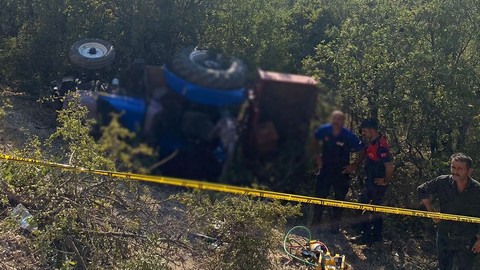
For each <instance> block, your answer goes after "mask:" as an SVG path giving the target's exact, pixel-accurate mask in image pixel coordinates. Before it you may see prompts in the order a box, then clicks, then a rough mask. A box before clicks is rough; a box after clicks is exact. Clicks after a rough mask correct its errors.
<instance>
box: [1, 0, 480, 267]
mask: <svg viewBox="0 0 480 270" xmlns="http://www.w3.org/2000/svg"><path fill="white" fill-rule="evenodd" d="M479 30H480V10H479V5H478V3H477V1H473V0H466V1H449V0H432V1H423V0H405V1H393V0H392V1H379V0H344V1H328V0H317V1H313V0H312V1H310V0H297V1H292V0H268V1H267V0H245V1H231V0H129V1H126V0H109V1H104V0H82V1H79V0H29V1H26V0H0V89H1V90H2V95H0V105H1V106H2V107H4V108H6V110H7V111H8V110H9V109H8V106H9V102H8V98H7V97H6V93H7V92H8V93H9V94H12V92H13V94H19V93H22V95H23V96H25V97H24V98H27V99H37V98H40V97H44V96H47V95H48V87H49V86H50V82H51V81H52V80H55V79H59V78H60V77H61V76H63V75H65V74H69V73H72V72H73V73H76V72H78V71H77V69H76V68H75V67H74V66H72V65H71V63H70V62H69V59H68V55H67V53H68V49H69V47H70V45H71V44H73V43H74V42H75V41H77V40H79V39H82V38H87V37H95V38H102V39H105V40H108V41H110V42H112V44H114V45H115V48H116V50H117V58H116V60H115V63H114V65H113V67H112V68H111V69H109V70H107V71H105V72H102V74H100V76H101V77H103V78H104V79H110V78H111V77H112V76H117V75H118V74H120V75H122V74H123V73H124V72H125V69H126V67H127V66H128V65H129V63H131V62H132V61H133V60H134V59H136V58H143V59H145V61H146V62H147V63H148V64H155V65H161V64H164V63H169V62H170V60H171V57H172V55H174V53H175V52H176V51H177V50H178V49H180V48H182V47H185V46H188V45H196V46H199V47H203V48H213V49H216V50H219V51H222V52H224V53H227V54H231V55H236V56H238V57H240V58H242V59H244V60H245V61H246V63H247V64H248V65H249V67H250V70H251V78H253V77H254V75H255V70H256V68H258V67H260V68H263V69H271V70H275V71H281V72H292V73H304V74H308V75H312V76H314V77H316V78H317V79H318V80H319V81H320V87H321V88H322V90H323V92H322V95H321V99H322V104H323V105H325V106H322V107H320V108H319V110H318V111H319V117H318V119H317V120H323V119H325V116H326V115H327V113H328V112H329V110H331V109H332V108H339V109H342V110H344V111H345V112H347V113H348V114H349V116H350V117H351V119H350V120H351V121H350V123H349V125H350V127H351V128H352V129H354V130H356V128H357V127H358V123H359V121H360V120H361V119H363V118H365V117H377V118H378V119H379V120H380V123H381V129H382V131H383V132H384V133H385V134H386V136H387V137H388V139H389V141H390V144H391V147H392V152H393V154H394V157H395V161H394V162H395V166H396V172H395V177H394V180H393V184H392V188H391V190H390V192H389V194H388V196H387V197H388V198H387V199H386V203H387V204H388V205H392V206H399V207H409V208H417V207H418V205H419V200H418V199H417V198H416V194H415V189H416V187H417V186H418V184H419V183H421V182H424V181H426V180H429V179H431V178H432V177H434V176H436V175H438V174H443V173H446V172H447V169H448V167H447V166H448V157H449V156H450V155H451V154H452V153H453V152H458V151H461V152H465V153H467V154H469V155H470V156H472V158H474V161H475V164H476V165H475V166H477V164H478V163H479V162H480V153H479V151H477V145H478V144H479V143H480V136H479V134H480V126H479V118H478V116H479V114H480V97H479V96H480V81H479V78H480V55H479V54H478V50H479V48H480V31H479ZM7 89H8V91H7ZM15 99H17V97H15ZM71 106H72V107H71V108H70V109H68V110H66V111H63V112H61V113H60V114H59V117H58V121H57V123H56V126H57V128H52V130H51V132H50V133H51V136H50V133H48V135H45V134H44V133H45V132H44V131H42V128H39V129H38V130H37V131H33V132H31V130H30V131H29V132H26V131H22V132H23V133H24V134H23V133H19V134H21V135H18V136H17V137H16V140H17V141H15V142H13V143H12V142H9V145H8V147H7V146H6V145H2V150H3V151H8V152H9V153H14V154H18V155H22V156H26V157H33V158H40V159H48V160H52V161H59V162H66V163H70V164H75V165H79V166H85V167H90V168H98V169H117V170H124V171H128V170H135V171H141V170H142V169H143V166H142V164H141V163H140V162H138V159H137V157H139V156H142V157H143V158H147V159H148V158H149V157H150V156H151V155H152V154H153V153H152V152H151V149H149V148H148V147H147V146H145V145H135V146H131V145H129V144H127V143H125V142H126V141H131V140H133V137H134V134H131V133H129V132H128V131H126V130H125V129H123V128H121V127H120V126H119V125H118V123H117V122H115V121H114V122H112V123H111V125H110V126H108V127H106V128H105V129H104V130H103V136H102V137H101V138H100V139H99V140H94V139H93V138H92V137H91V136H90V135H89V134H88V131H89V129H90V126H89V122H88V121H87V120H86V119H85V113H86V112H85V109H84V108H81V107H74V106H77V105H75V103H72V105H71ZM42 108H43V107H40V106H39V108H38V112H36V113H33V114H30V115H31V116H32V118H37V117H38V118H42V117H43V118H45V117H47V118H48V117H49V119H50V122H49V123H48V124H47V125H52V123H51V122H53V121H54V120H53V119H54V118H55V115H54V114H51V115H49V116H45V115H42V114H41V113H40V111H42V110H43V109H42ZM19 109H23V108H19ZM3 112H4V110H2V113H1V114H0V117H2V119H3V120H2V121H9V119H18V118H15V116H14V115H13V116H12V117H10V116H11V115H10V116H9V115H8V114H5V113H3ZM36 121H37V120H36ZM12 125H14V123H9V124H8V125H5V123H4V124H3V125H2V129H3V132H2V134H4V135H2V136H3V137H2V141H4V142H6V141H8V140H10V139H15V138H12V135H11V134H9V131H10V130H11V126H12ZM34 129H35V128H34ZM6 131H7V132H6ZM36 133H41V135H39V136H40V139H38V138H36V137H35V136H34V135H35V134H36ZM37 135H38V134H37ZM5 138H7V139H5ZM20 139H21V142H19V140H20ZM312 169H313V168H312ZM475 176H477V178H478V173H475V175H474V177H475ZM299 177H304V175H301V176H299ZM0 178H1V181H3V182H1V183H2V186H1V189H0V228H1V230H0V234H2V235H5V236H6V238H5V241H4V242H5V243H12V244H11V246H16V248H14V249H15V250H17V251H19V253H18V254H23V255H22V256H20V255H18V256H17V255H15V254H13V255H12V254H11V253H8V252H7V251H5V250H8V248H6V247H5V246H2V244H0V254H4V251H5V254H7V255H8V256H7V255H5V256H4V258H5V259H4V260H3V261H2V262H0V268H10V269H15V268H27V269H32V268H33V269H37V268H45V269H46V268H61V269H71V268H79V269H82V268H89V269H104V268H119V269H162V267H163V268H165V269H168V268H175V267H179V268H180V269H181V268H183V267H187V266H188V265H186V264H187V263H191V261H189V260H187V259H186V258H185V257H187V256H186V255H185V254H192V253H196V254H197V255H198V257H197V258H203V259H202V261H201V263H202V264H199V265H201V267H200V266H199V267H200V268H201V269H268V268H273V267H277V268H278V267H279V266H278V264H277V263H278V261H275V260H274V259H271V257H270V259H267V258H268V257H269V256H265V254H273V253H275V252H274V251H275V250H276V248H277V246H271V245H267V243H269V241H272V239H276V240H275V241H280V239H279V237H278V236H275V231H274V230H273V229H275V228H277V229H280V230H281V231H283V230H284V227H283V225H284V224H285V223H286V222H287V221H290V222H291V223H302V222H304V220H299V219H295V218H298V216H299V214H300V212H301V211H300V206H291V205H282V204H280V203H279V202H263V201H258V200H251V199H246V198H242V197H228V196H222V195H218V194H208V193H207V194H204V193H201V194H197V193H193V194H191V193H184V190H177V189H169V188H166V189H159V188H158V187H155V186H150V185H141V184H138V183H129V182H118V181H116V180H114V179H109V178H105V177H94V176H87V175H82V174H75V173H67V172H63V171H58V170H53V169H49V168H38V167H33V166H25V165H16V164H9V163H8V164H7V163H1V164H0ZM359 179H361V172H360V175H359V176H358V177H357V179H356V180H355V183H354V185H353V193H352V194H351V196H350V197H349V198H351V199H355V196H356V194H357V193H358V191H359V189H360V187H361V185H362V183H361V181H360V180H359ZM292 181H295V179H292ZM312 181H313V180H312ZM307 189H308V187H307ZM307 192H309V191H308V190H307V191H305V193H307ZM173 194H176V195H177V197H173V198H172V197H171V196H170V195H173ZM19 202H21V203H22V204H24V205H25V206H27V208H29V209H30V210H31V212H32V214H34V216H35V217H36V219H37V220H38V224H39V230H38V231H37V232H35V233H34V235H33V236H32V235H29V234H26V233H25V234H22V233H19V232H18V225H17V224H16V223H15V221H14V220H12V219H11V218H10V216H9V214H8V213H9V210H10V208H11V206H12V205H16V204H17V203H19ZM247 209H251V210H250V211H248V210H247ZM303 210H304V211H303V212H304V213H305V212H306V210H305V209H303ZM289 218H292V219H289ZM216 222H220V223H216ZM385 227H386V228H385V230H386V232H385V234H386V237H387V238H389V239H391V240H393V241H397V242H396V244H398V246H400V247H402V246H403V248H404V249H408V248H411V246H412V245H410V244H411V242H409V241H410V240H408V239H416V240H418V241H420V242H422V243H426V244H425V245H421V248H420V247H419V248H416V249H415V250H414V252H416V253H420V254H422V255H424V257H426V258H428V257H431V255H432V249H433V242H432V241H433V238H434V235H433V225H432V222H431V221H430V220H424V219H414V218H405V217H393V216H391V217H389V218H388V219H387V223H386V226H385ZM250 228H256V229H255V230H251V229H250ZM200 229H203V230H204V231H200ZM192 233H193V234H195V233H200V234H212V235H216V236H222V238H221V239H223V242H221V243H220V244H219V245H220V246H219V247H215V248H213V247H212V245H211V244H206V243H205V241H200V242H201V244H199V245H200V246H201V248H197V247H196V246H195V245H192V244H191V243H192V241H193V240H192V239H189V238H188V237H189V235H190V236H191V235H192ZM399 235H401V237H400V238H401V239H399ZM190 238H191V237H190ZM193 238H195V237H193ZM195 239H196V238H195ZM251 239H256V241H253V242H250V240H251ZM207 242H208V241H207ZM412 252H413V251H412ZM260 253H263V255H262V256H259V254H260ZM2 256H3V255H2ZM8 258H10V259H8ZM1 259H2V258H1V257H0V260H1ZM384 259H385V260H391V258H384ZM427 260H428V259H427ZM22 263H24V264H25V265H24V266H22V265H21V264H22ZM182 263H183V264H182ZM2 264H3V265H2ZM19 265H20V266H19ZM190 267H193V268H191V269H195V265H190ZM400 269H401V268H400Z"/></svg>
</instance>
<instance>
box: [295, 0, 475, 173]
mask: <svg viewBox="0 0 480 270" xmlns="http://www.w3.org/2000/svg"><path fill="white" fill-rule="evenodd" d="M342 8H344V9H346V10H347V11H350V12H349V13H347V14H348V15H347V16H346V17H345V18H344V20H343V21H342V23H341V24H340V25H336V26H332V27H331V28H330V29H329V30H328V31H327V32H328V39H326V40H325V41H323V42H322V43H320V44H319V45H318V46H317V48H316V54H315V55H313V56H311V57H309V58H307V59H305V61H304V67H305V69H306V70H309V71H310V72H311V74H313V75H316V76H317V77H318V78H320V80H321V81H322V84H323V85H324V86H325V88H326V89H328V93H329V95H330V96H331V97H333V99H334V100H335V101H336V103H337V104H339V105H340V106H341V107H342V109H344V110H345V111H347V112H348V113H350V115H351V116H352V117H353V120H354V122H358V121H359V120H360V119H362V118H364V117H378V118H379V119H380V120H381V122H382V124H383V130H384V131H385V132H386V133H387V135H388V137H389V138H390V141H391V142H392V144H393V151H394V152H395V154H396V163H397V168H399V167H403V166H406V167H408V168H412V167H413V168H414V169H415V170H418V173H419V176H420V177H424V176H425V175H430V174H431V172H429V171H428V169H426V168H425V167H428V166H429V165H428V162H427V160H430V158H432V159H433V161H434V163H437V162H438V161H445V160H446V159H448V158H447V157H448V156H449V155H450V154H451V153H452V152H455V151H465V152H467V153H469V154H472V155H474V156H475V158H476V159H478V158H480V156H478V155H477V153H475V152H474V151H471V150H470V149H471V148H468V147H467V145H474V144H477V143H478V139H479V138H478V136H476V135H474V133H473V130H475V127H476V126H477V121H476V120H475V119H474V117H475V116H476V115H478V114H479V106H480V103H479V102H478V100H479V99H478V93H479V92H478V75H479V74H478V71H479V69H478V67H479V63H480V62H479V60H480V58H479V57H478V54H476V48H477V47H478V45H479V44H480V35H479V34H478V31H477V30H476V29H477V27H478V24H479V23H480V17H479V15H478V12H477V8H476V5H475V3H474V2H473V1H465V2H462V3H460V2H452V1H442V0H438V1H429V2H424V1H403V2H395V1H357V0H354V1H345V5H343V7H342ZM467 134H469V135H471V136H467ZM442 168H443V167H442V166H439V167H438V168H432V169H434V170H437V169H440V170H442Z"/></svg>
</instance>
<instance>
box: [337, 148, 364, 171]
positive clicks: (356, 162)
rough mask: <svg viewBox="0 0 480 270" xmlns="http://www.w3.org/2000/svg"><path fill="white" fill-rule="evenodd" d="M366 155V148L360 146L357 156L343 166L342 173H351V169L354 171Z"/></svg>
mask: <svg viewBox="0 0 480 270" xmlns="http://www.w3.org/2000/svg"><path fill="white" fill-rule="evenodd" d="M366 156H367V148H362V150H360V151H359V152H358V154H357V157H356V158H355V160H354V161H353V162H352V163H350V164H349V165H347V166H345V167H344V169H343V171H342V173H343V174H349V173H352V172H353V171H355V170H356V169H357V168H358V166H360V164H362V162H363V160H364V159H365V157H366Z"/></svg>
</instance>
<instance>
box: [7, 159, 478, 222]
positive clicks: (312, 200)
mask: <svg viewBox="0 0 480 270" xmlns="http://www.w3.org/2000/svg"><path fill="white" fill-rule="evenodd" d="M0 160H5V161H13V162H21V163H28V164H34V165H39V166H45V167H53V168H59V169H63V170H69V171H74V172H79V173H88V174H94V175H102V176H108V177H113V178H121V179H130V180H137V181H144V182H150V183H156V184H162V185H170V186H178V187H185V188H193V189H200V190H209V191H216V192H222V193H230V194H236V195H242V196H250V197H259V198H266V199H272V200H283V201H290V202H298V203H306V204H318V205H323V206H330V207H339V208H347V209H354V210H361V211H370V212H377V213H385V214H394V215H402V216H413V217H423V218H433V219H441V220H450V221H458V222H468V223H480V218H478V217H469V216H461V215H454V214H444V213H438V212H428V211H422V210H414V209H406V208H397V207H391V206H382V205H372V204H364V203H357V202H347V201H338V200H331V199H323V198H316V197H310V196H303V195H296V194H289V193H281V192H274V191H268V190H260V189H253V188H246V187H237V186H231V185H224V184H217V183H209V182H203V181H196V180H187V179H180V178H174V177H165V176H153V175H144V174H135V173H125V172H113V171H105V170H93V169H86V168H82V167H77V166H72V165H67V164H61V163H55V162H49V161H42V160H35V159H30V158H22V157H14V156H9V155H2V154H0Z"/></svg>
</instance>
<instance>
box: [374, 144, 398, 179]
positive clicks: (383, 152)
mask: <svg viewBox="0 0 480 270" xmlns="http://www.w3.org/2000/svg"><path fill="white" fill-rule="evenodd" d="M378 155H379V156H380V159H381V161H382V162H383V166H385V175H384V176H383V178H375V179H374V180H373V181H374V183H375V184H377V185H379V186H386V185H388V184H389V183H390V181H391V180H392V177H393V171H394V170H395V166H394V165H393V162H392V155H391V154H390V150H389V147H388V145H384V146H382V145H380V147H379V149H378Z"/></svg>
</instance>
